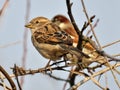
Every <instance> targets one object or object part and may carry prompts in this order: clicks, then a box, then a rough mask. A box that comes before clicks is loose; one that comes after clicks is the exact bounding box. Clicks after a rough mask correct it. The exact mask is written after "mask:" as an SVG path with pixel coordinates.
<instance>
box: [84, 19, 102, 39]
mask: <svg viewBox="0 0 120 90" xmlns="http://www.w3.org/2000/svg"><path fill="white" fill-rule="evenodd" d="M99 21H100V20H99V19H97V20H96V22H95V24H94V25H93V28H95V27H97V25H98V22H99ZM91 31H92V30H91V29H90V30H88V32H87V34H86V36H87V37H88V35H89V34H90V32H91Z"/></svg>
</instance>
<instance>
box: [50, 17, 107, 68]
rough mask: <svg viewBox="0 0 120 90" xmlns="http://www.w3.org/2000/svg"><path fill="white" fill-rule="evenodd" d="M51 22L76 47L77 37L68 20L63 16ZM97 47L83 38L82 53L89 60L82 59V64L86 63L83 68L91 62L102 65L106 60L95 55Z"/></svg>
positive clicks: (54, 18)
mask: <svg viewBox="0 0 120 90" xmlns="http://www.w3.org/2000/svg"><path fill="white" fill-rule="evenodd" d="M52 22H54V23H55V24H57V25H58V26H59V27H60V28H61V29H62V30H64V31H65V32H66V33H67V34H69V35H70V36H71V38H72V39H73V46H74V47H76V46H77V44H78V35H77V33H76V31H75V29H74V27H73V25H72V24H71V22H70V20H69V19H68V18H67V17H65V16H64V15H56V16H54V17H53V18H52ZM95 48H97V46H96V44H95V42H94V41H93V40H91V38H89V37H85V36H84V37H83V41H82V52H83V53H84V54H86V55H88V56H89V58H86V57H84V58H83V60H82V62H83V63H85V62H86V63H87V64H85V66H88V65H89V64H91V63H92V62H98V63H100V64H101V63H104V62H106V59H105V58H104V57H103V56H101V55H100V54H99V53H97V51H96V49H95Z"/></svg>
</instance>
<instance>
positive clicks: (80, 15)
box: [0, 0, 120, 90]
mask: <svg viewBox="0 0 120 90" xmlns="http://www.w3.org/2000/svg"><path fill="white" fill-rule="evenodd" d="M5 1H6V0H0V9H1V8H2V7H3V4H4V3H5ZM27 1H29V2H30V8H29V9H30V14H29V19H28V21H29V20H31V19H33V18H34V17H37V16H44V17H47V18H49V19H51V18H52V17H53V16H55V15H57V14H63V15H65V16H67V17H68V14H67V8H66V2H65V0H9V1H8V5H7V6H6V9H5V10H4V12H3V13H2V15H1V16H0V64H1V66H3V67H4V68H5V69H6V71H8V73H9V74H12V70H11V69H10V68H11V67H13V66H14V64H16V65H18V66H22V60H23V57H24V56H23V54H24V49H23V48H24V46H23V42H24V39H25V38H24V35H25V33H26V35H27V41H26V45H27V52H26V58H25V59H26V62H25V67H26V69H37V68H41V67H44V66H45V65H46V63H47V62H48V60H46V59H45V58H43V57H42V56H41V55H40V54H39V53H38V52H37V51H36V49H35V48H34V47H33V45H32V43H31V33H30V30H29V29H25V27H24V25H25V23H26V12H27V9H26V8H27ZM71 1H72V2H73V6H72V12H73V16H74V18H75V20H76V23H77V25H78V26H79V28H81V27H82V26H83V24H84V22H85V21H87V19H86V17H85V14H84V12H83V8H82V5H81V2H80V0H71ZM84 2H85V5H86V8H87V12H88V14H89V16H92V15H96V17H95V19H94V21H93V24H94V23H95V21H96V20H97V19H100V21H99V23H98V25H97V27H95V33H96V35H97V37H98V39H99V41H100V44H101V45H102V46H103V45H106V44H108V43H111V42H113V41H116V40H119V39H120V23H119V22H120V11H119V8H120V0H99V1H98V0H84ZM25 30H27V31H25ZM88 30H89V28H88ZM84 34H85V33H84ZM104 50H105V51H106V52H107V53H108V54H110V55H113V54H118V53H120V44H119V43H118V44H115V45H112V46H110V47H107V48H105V49H104ZM53 74H54V75H56V76H58V77H64V78H66V77H67V73H66V74H64V73H61V72H59V71H58V72H53ZM109 77H110V79H109V81H110V82H109V86H110V88H111V90H113V89H114V90H119V89H118V87H117V86H116V85H115V82H114V80H113V77H112V75H111V74H110V75H108V78H109ZM77 81H79V80H77ZM63 85H64V82H61V81H56V80H54V79H52V78H50V77H48V76H46V75H44V74H35V75H28V76H25V81H24V85H23V90H38V89H39V90H62V88H63ZM88 88H89V90H91V89H93V90H101V89H100V88H98V87H97V86H96V85H94V84H93V83H92V81H89V82H87V83H86V84H84V85H82V86H81V87H80V90H86V89H88ZM2 89H3V88H0V90H2Z"/></svg>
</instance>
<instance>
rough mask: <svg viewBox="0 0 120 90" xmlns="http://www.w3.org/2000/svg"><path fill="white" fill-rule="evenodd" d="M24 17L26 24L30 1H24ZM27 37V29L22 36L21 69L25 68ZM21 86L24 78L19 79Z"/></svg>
mask: <svg viewBox="0 0 120 90" xmlns="http://www.w3.org/2000/svg"><path fill="white" fill-rule="evenodd" d="M26 4H27V5H26V17H25V23H27V22H28V19H29V15H30V5H31V1H30V0H26ZM27 36H28V31H27V28H25V29H24V36H23V56H22V67H23V68H25V66H26V58H27ZM20 83H21V86H23V83H24V77H21V80H20Z"/></svg>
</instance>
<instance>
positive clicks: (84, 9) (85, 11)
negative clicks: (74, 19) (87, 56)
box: [81, 0, 102, 50]
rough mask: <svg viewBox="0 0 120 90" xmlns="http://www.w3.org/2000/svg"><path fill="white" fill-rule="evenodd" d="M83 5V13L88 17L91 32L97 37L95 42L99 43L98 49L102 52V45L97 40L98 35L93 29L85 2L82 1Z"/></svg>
mask: <svg viewBox="0 0 120 90" xmlns="http://www.w3.org/2000/svg"><path fill="white" fill-rule="evenodd" d="M81 3H82V7H83V11H84V13H85V15H86V18H87V20H88V22H89V25H90V27H91V31H92V33H93V36H94V37H95V40H96V42H97V44H98V47H99V50H101V49H102V48H101V45H100V43H99V41H98V39H97V36H96V34H95V32H94V29H93V26H92V24H91V21H90V19H89V16H88V14H87V10H86V8H85V4H84V1H83V0H81Z"/></svg>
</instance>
